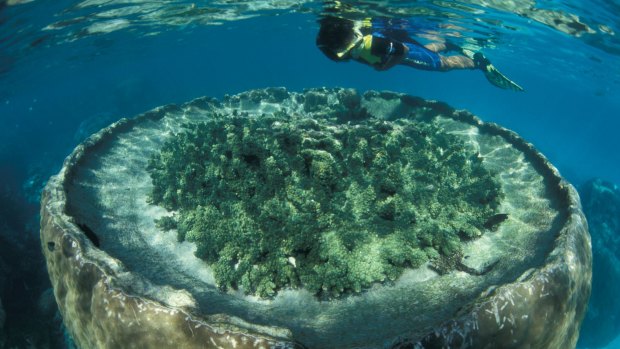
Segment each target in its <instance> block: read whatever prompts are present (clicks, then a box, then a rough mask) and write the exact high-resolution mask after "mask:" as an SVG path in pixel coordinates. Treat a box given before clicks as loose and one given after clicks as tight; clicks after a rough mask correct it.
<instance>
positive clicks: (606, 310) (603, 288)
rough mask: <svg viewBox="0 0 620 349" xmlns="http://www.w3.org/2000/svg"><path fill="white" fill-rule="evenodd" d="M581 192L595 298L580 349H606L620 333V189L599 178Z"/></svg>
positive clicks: (581, 337) (580, 340)
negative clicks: (589, 238)
mask: <svg viewBox="0 0 620 349" xmlns="http://www.w3.org/2000/svg"><path fill="white" fill-rule="evenodd" d="M579 189H580V190H579V194H580V196H581V202H582V205H583V211H584V213H585V215H586V217H587V218H588V226H589V228H590V234H591V235H592V297H591V298H590V303H589V305H588V312H587V313H586V321H584V323H583V327H582V329H581V335H580V337H579V346H580V347H588V348H604V347H606V346H609V343H610V342H611V341H613V340H614V339H615V338H616V337H617V336H618V331H620V316H618V314H620V303H618V301H617V299H618V293H620V283H619V282H617V280H620V187H619V186H618V185H617V184H613V183H610V182H607V181H604V180H602V179H598V178H597V179H592V180H589V181H587V182H586V183H584V184H583V185H581V187H580V188H579Z"/></svg>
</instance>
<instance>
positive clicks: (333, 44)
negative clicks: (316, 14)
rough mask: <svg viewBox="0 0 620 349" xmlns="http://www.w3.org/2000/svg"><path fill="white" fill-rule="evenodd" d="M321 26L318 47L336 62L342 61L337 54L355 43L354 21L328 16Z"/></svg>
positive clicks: (323, 19)
mask: <svg viewBox="0 0 620 349" xmlns="http://www.w3.org/2000/svg"><path fill="white" fill-rule="evenodd" d="M319 24H320V25H321V29H319V34H318V35H317V37H316V46H317V47H318V48H319V49H320V50H321V51H323V53H324V54H325V55H326V56H327V57H329V58H330V59H332V60H334V61H339V60H342V58H340V57H338V55H337V53H338V52H342V51H343V50H345V49H346V48H347V46H348V45H349V44H350V43H351V42H352V41H353V39H354V37H355V35H354V33H353V21H350V20H348V19H344V18H338V17H332V16H326V17H323V18H322V19H321V20H320V21H319Z"/></svg>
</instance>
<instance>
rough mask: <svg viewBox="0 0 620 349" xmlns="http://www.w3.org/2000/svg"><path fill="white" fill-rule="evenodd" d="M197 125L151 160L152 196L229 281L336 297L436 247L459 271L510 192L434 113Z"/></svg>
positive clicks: (259, 289)
mask: <svg viewBox="0 0 620 349" xmlns="http://www.w3.org/2000/svg"><path fill="white" fill-rule="evenodd" d="M185 128H186V130H185V131H184V132H181V133H178V134H176V135H175V136H174V137H172V139H171V140H170V141H168V142H167V143H166V144H165V145H164V146H163V147H162V149H161V152H159V153H156V154H155V155H154V156H153V158H152V159H151V161H150V162H149V167H148V170H149V172H150V174H151V176H152V179H153V184H154V187H153V191H152V193H151V197H150V201H151V202H152V203H153V204H157V205H161V206H163V207H165V208H166V209H168V210H170V211H173V212H174V215H172V216H167V217H164V218H162V219H160V220H158V226H159V227H160V228H161V229H163V230H171V229H176V231H177V234H178V239H179V240H180V241H183V240H186V241H190V242H195V243H196V245H197V250H196V255H197V256H198V257H200V258H202V259H204V260H205V261H206V262H207V263H208V264H210V265H211V267H212V269H213V271H214V275H215V278H216V282H217V283H218V285H219V286H220V287H221V288H223V289H239V288H241V289H242V290H243V291H244V292H246V293H248V294H254V295H258V296H260V297H272V296H274V295H275V294H276V293H277V291H278V290H280V289H283V288H286V287H291V288H300V287H303V288H305V289H307V290H309V291H310V292H312V293H313V294H316V295H317V296H319V297H320V298H332V297H338V296H341V295H343V294H348V293H352V292H361V291H362V290H364V289H366V288H368V287H370V286H371V285H372V284H373V283H376V282H389V281H394V280H396V279H397V278H398V277H399V276H400V275H401V274H402V272H403V270H404V269H405V268H416V267H419V266H420V265H422V264H423V263H425V262H427V261H429V260H431V262H432V261H438V263H436V265H438V266H439V265H441V266H442V267H441V270H440V271H441V272H448V271H450V269H453V267H454V265H455V264H456V263H457V262H458V261H460V259H461V257H462V254H461V241H462V240H470V239H473V238H476V237H479V236H480V235H481V234H482V231H483V230H484V229H485V226H484V225H485V223H486V222H487V220H488V219H489V218H491V217H493V216H494V215H495V214H496V213H497V212H496V209H497V207H498V205H499V202H500V200H501V197H502V192H501V188H500V185H499V183H498V182H497V180H496V179H495V178H494V174H493V173H491V172H490V171H489V170H487V169H485V168H484V167H483V166H482V159H481V157H480V156H479V154H478V153H475V152H474V151H472V150H466V148H465V146H464V144H463V143H462V141H460V140H459V139H458V138H457V137H456V136H453V135H450V134H448V133H446V132H442V131H441V130H440V129H439V128H438V127H436V126H434V125H433V124H432V123H419V122H415V121H412V120H408V119H400V120H396V121H385V120H377V119H368V120H364V121H359V122H355V123H351V122H347V123H344V122H343V121H342V120H338V118H337V117H333V118H330V117H329V116H326V117H325V118H319V119H312V118H308V117H301V116H295V115H288V114H286V113H283V112H281V113H275V114H273V115H269V116H258V117H249V116H232V115H231V116H224V115H213V117H212V118H211V119H210V120H209V121H207V122H201V123H196V124H187V125H185ZM446 266H448V267H446Z"/></svg>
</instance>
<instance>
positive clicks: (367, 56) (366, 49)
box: [354, 35, 381, 64]
mask: <svg viewBox="0 0 620 349" xmlns="http://www.w3.org/2000/svg"><path fill="white" fill-rule="evenodd" d="M371 46H372V35H366V36H364V38H363V39H362V44H361V45H359V46H358V48H357V49H356V50H355V51H356V52H355V53H354V56H356V57H359V58H361V59H363V60H364V61H366V62H368V63H370V64H376V63H381V57H377V56H374V55H373V54H372V50H371Z"/></svg>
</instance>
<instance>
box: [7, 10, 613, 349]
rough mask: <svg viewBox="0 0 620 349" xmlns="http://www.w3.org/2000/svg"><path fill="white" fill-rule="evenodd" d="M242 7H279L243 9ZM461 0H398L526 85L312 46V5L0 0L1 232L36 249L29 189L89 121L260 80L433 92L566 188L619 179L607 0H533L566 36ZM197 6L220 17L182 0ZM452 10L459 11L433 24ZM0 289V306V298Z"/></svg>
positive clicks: (89, 128)
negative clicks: (380, 66)
mask: <svg viewBox="0 0 620 349" xmlns="http://www.w3.org/2000/svg"><path fill="white" fill-rule="evenodd" d="M89 3H90V4H94V5H91V6H87V5H88V4H89ZM500 3H501V2H500ZM79 4H81V5H80V6H78V5H79ZM252 4H267V5H271V6H272V7H274V6H275V7H277V8H276V9H270V8H266V7H263V8H261V9H258V10H253V9H250V8H248V6H249V5H252ZM411 4H413V5H411ZM454 4H456V3H454ZM354 5H359V6H358V10H359V12H360V13H367V14H388V15H390V13H391V12H390V10H391V9H390V7H391V6H392V7H393V8H397V7H398V6H405V5H406V4H405V5H403V4H401V3H400V2H396V1H395V2H394V3H393V4H390V2H389V1H386V2H381V3H380V4H379V3H368V4H354ZM461 5H463V6H466V7H469V8H474V9H479V10H484V11H485V12H484V13H480V12H478V13H477V14H472V13H468V11H463V10H462V9H460V8H459V9H457V8H456V6H455V7H454V8H452V7H449V6H448V7H446V6H445V5H444V6H443V7H442V6H440V3H438V4H435V3H433V2H431V1H425V2H419V4H418V3H417V2H416V3H414V2H410V5H406V6H407V8H409V10H411V9H412V8H415V7H416V6H420V7H421V8H432V9H435V10H438V11H437V14H434V15H433V16H434V17H433V18H431V20H435V21H438V22H440V21H449V22H451V23H454V24H458V25H460V26H462V27H463V28H464V30H463V33H464V35H463V36H464V37H463V38H458V39H456V40H459V41H461V42H464V41H465V40H466V38H467V37H469V38H475V39H477V40H478V42H480V43H483V45H484V46H485V47H483V48H482V51H483V52H484V53H485V54H486V56H487V57H489V58H490V59H491V61H492V62H493V64H494V65H495V66H496V67H498V68H499V69H500V70H501V71H502V72H503V73H504V74H506V75H507V76H509V77H510V78H511V79H513V80H515V81H516V82H518V83H519V84H520V85H521V86H523V87H524V88H525V89H526V92H522V93H517V92H512V91H505V90H501V89H499V88H496V87H494V86H492V85H491V84H489V83H488V82H487V81H486V80H485V78H484V76H483V74H481V73H480V72H479V71H470V70H466V71H451V72H446V73H439V72H427V71H419V70H415V69H411V68H408V67H395V68H393V69H391V70H389V71H382V72H379V71H375V70H373V69H372V68H370V67H368V66H364V65H361V64H358V63H354V62H348V63H335V62H333V61H330V60H329V59H327V58H326V57H325V56H324V55H323V54H322V53H321V52H320V51H319V50H318V49H317V48H316V46H315V36H316V33H317V31H318V24H317V23H316V20H317V16H318V14H319V12H320V9H321V6H322V4H321V3H320V2H308V3H301V2H299V3H298V2H292V1H291V2H290V3H288V2H286V1H280V2H277V1H271V2H270V1H265V2H256V1H255V2H249V1H246V2H241V1H240V2H230V1H229V2H225V1H220V2H217V3H216V2H211V3H209V2H203V3H196V4H195V6H194V7H193V8H192V6H191V3H190V2H184V1H166V2H144V1H124V2H120V1H118V2H116V1H98V2H96V1H85V2H78V1H68V0H56V1H50V0H35V1H32V2H29V3H25V4H17V5H7V3H3V2H2V0H0V223H2V224H3V226H5V225H6V226H9V227H10V229H9V230H10V231H12V232H14V233H13V235H14V236H12V237H11V238H10V239H9V238H6V237H5V239H4V240H0V243H6V241H12V243H14V244H17V245H19V246H22V247H23V248H24V249H27V250H29V251H30V253H32V254H33V255H34V256H38V252H37V251H38V250H37V249H38V248H39V246H38V242H37V240H36V239H37V236H38V231H37V216H36V214H37V210H38V193H39V190H40V188H41V187H42V185H43V184H44V182H45V180H46V179H47V178H48V177H49V176H50V175H52V174H54V173H55V172H57V171H58V170H59V168H60V166H61V165H62V161H63V159H64V157H65V156H66V155H68V154H69V153H70V152H71V150H72V149H73V148H74V147H75V146H76V145H77V144H78V143H79V142H80V141H82V140H83V139H84V138H85V137H87V136H88V135H89V134H91V133H93V132H95V131H97V130H98V129H99V128H101V127H104V126H106V125H107V124H109V123H111V122H113V121H115V120H118V119H119V118H121V117H130V116H133V115H136V114H138V113H141V112H143V111H146V110H148V109H150V108H154V107H156V106H160V105H164V104H169V103H182V102H185V101H188V100H191V99H193V98H196V97H199V96H204V95H207V96H214V97H218V98H219V97H222V96H224V95H225V94H235V93H238V92H241V91H244V90H248V89H253V88H261V87H268V86H285V87H286V88H288V89H290V90H302V89H304V88H307V87H318V86H344V87H354V88H357V89H359V90H362V91H363V90H367V89H375V90H392V91H397V92H404V93H408V94H412V95H417V96H421V97H424V98H428V99H436V100H441V101H445V102H447V103H448V104H450V105H452V106H454V107H456V108H462V109H467V110H469V111H471V112H473V113H474V114H476V115H478V116H479V117H480V118H482V119H483V120H485V121H491V122H496V123H499V124H501V125H503V126H505V127H507V128H510V129H512V130H515V131H516V132H518V133H519V134H520V135H521V136H522V137H523V138H525V139H526V140H528V141H530V142H532V143H533V144H534V145H535V146H536V147H537V148H538V149H540V150H541V151H542V152H543V153H544V154H545V155H546V156H547V157H548V158H549V159H550V160H551V162H552V163H553V164H555V165H556V166H557V168H558V169H559V170H560V172H561V173H562V175H564V176H565V177H566V178H567V179H568V180H569V181H571V182H572V183H574V184H575V185H579V184H580V183H582V182H584V181H586V180H588V179H590V178H593V177H600V178H603V179H606V180H608V181H611V182H614V183H620V136H618V134H619V131H620V37H619V36H620V15H619V14H620V3H619V2H618V1H617V0H613V1H612V0H609V1H585V0H584V1H565V2H561V1H542V2H541V1H539V2H537V3H536V7H537V8H539V9H549V10H554V11H558V12H562V13H570V14H573V15H575V16H579V17H580V18H581V20H582V21H583V23H585V24H587V25H588V26H589V27H590V28H592V31H593V32H592V33H585V34H582V35H579V36H576V35H569V34H566V33H564V32H562V31H561V30H558V29H557V28H552V27H551V26H549V25H545V24H543V23H541V22H540V21H537V20H536V19H533V18H528V17H527V16H523V13H521V15H517V14H515V13H513V12H514V11H509V10H506V9H498V8H493V7H484V6H480V4H479V3H476V2H474V4H473V5H472V2H469V1H468V2H467V4H465V3H461ZM205 7H211V8H212V9H214V10H213V12H214V13H218V11H220V12H221V14H222V16H225V15H227V16H228V18H227V19H225V20H221V19H217V18H208V17H205V16H201V15H197V14H196V13H195V12H192V9H196V8H205ZM110 10H115V11H117V13H113V12H106V11H110ZM130 10H131V11H130ZM118 11H125V12H124V13H120V14H119V13H118ZM162 12H164V13H165V15H162V14H161V13H162ZM412 12H415V11H412ZM451 13H452V14H458V15H459V16H458V17H455V18H456V19H452V20H447V19H446V18H445V17H446V15H447V14H451ZM233 14H234V15H233ZM222 16H220V17H222ZM231 17H232V18H231ZM451 18H452V17H451ZM62 21H65V22H64V24H63V25H61V24H62V23H61V24H59V22H62ZM173 22H174V23H173ZM54 23H56V24H54ZM50 26H52V27H54V26H55V27H56V29H52V28H51V27H50ZM105 28H108V29H109V28H115V29H117V30H113V31H110V32H106V31H105V30H104V29H105ZM5 231H8V230H6V229H5ZM4 234H7V233H4ZM0 248H1V247H0ZM33 258H40V257H33ZM32 264H33V265H32V266H31V267H32V268H35V267H41V265H42V263H39V262H32ZM22 268H24V267H22ZM28 275H30V274H28ZM35 277H37V278H40V279H37V280H32V278H35ZM45 277H46V276H45V274H44V272H42V273H39V272H32V276H29V277H28V278H24V280H21V281H20V282H23V283H24V285H18V286H15V285H12V286H11V287H12V288H11V289H12V292H13V293H16V292H18V291H19V290H22V289H24V290H26V291H24V292H25V293H32V295H31V297H30V298H33V297H36V294H37V292H40V291H41V290H43V289H45V287H49V286H46V280H45ZM0 281H1V280H0ZM0 288H1V287H0ZM5 292H8V291H5ZM9 293H10V292H9ZM13 293H11V294H13ZM0 297H1V298H2V299H3V301H4V302H5V303H6V299H7V296H6V294H0ZM12 299H13V300H15V299H18V298H12ZM30 301H31V300H25V301H24V302H30ZM5 308H6V309H7V313H10V312H9V310H11V309H12V310H13V311H17V310H20V309H28V306H27V305H24V306H23V307H22V308H20V306H19V305H10V306H8V305H7V304H5ZM9 308H11V309H9ZM13 308H15V309H17V310H15V309H13ZM9 315H10V314H9ZM8 319H9V320H10V316H9V317H8ZM9 320H7V321H9ZM610 347H615V348H620V344H617V345H615V346H613V345H612V346H610Z"/></svg>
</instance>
